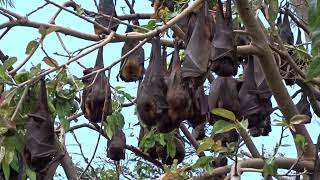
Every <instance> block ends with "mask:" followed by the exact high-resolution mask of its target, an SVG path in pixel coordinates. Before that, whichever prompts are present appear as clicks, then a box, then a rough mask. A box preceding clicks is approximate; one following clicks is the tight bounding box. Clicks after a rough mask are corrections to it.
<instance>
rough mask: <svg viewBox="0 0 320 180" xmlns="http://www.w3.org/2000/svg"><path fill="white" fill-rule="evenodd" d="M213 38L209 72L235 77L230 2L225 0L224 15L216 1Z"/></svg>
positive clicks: (236, 69)
mask: <svg viewBox="0 0 320 180" xmlns="http://www.w3.org/2000/svg"><path fill="white" fill-rule="evenodd" d="M214 28H215V36H214V39H213V41H212V51H211V60H212V65H211V67H212V68H211V70H212V71H213V72H215V73H216V74H217V75H219V76H224V77H227V76H235V75H236V74H237V72H238V63H237V58H236V51H237V49H236V46H235V41H234V36H233V29H232V12H231V0H227V9H226V15H224V13H223V5H222V3H221V1H220V0H218V6H217V12H216V23H215V26H214Z"/></svg>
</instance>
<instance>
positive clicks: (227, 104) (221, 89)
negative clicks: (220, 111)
mask: <svg viewBox="0 0 320 180" xmlns="http://www.w3.org/2000/svg"><path fill="white" fill-rule="evenodd" d="M238 85H239V82H238V81H237V80H236V79H234V78H233V77H221V76H218V77H217V78H216V79H215V80H214V81H212V83H211V85H210V91H209V97H208V104H209V110H210V111H211V110H213V109H215V108H224V109H227V110H229V111H231V112H233V113H234V114H235V115H236V117H237V116H238V115H239V111H240V100H239V97H238V89H239V86H238ZM213 119H214V120H213ZM213 119H211V118H210V120H209V123H210V124H214V122H215V121H216V120H219V119H221V117H214V118H213Z"/></svg>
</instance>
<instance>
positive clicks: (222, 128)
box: [212, 120, 236, 134]
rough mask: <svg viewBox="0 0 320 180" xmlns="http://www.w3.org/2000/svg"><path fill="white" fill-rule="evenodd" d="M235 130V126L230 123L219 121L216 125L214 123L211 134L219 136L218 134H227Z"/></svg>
mask: <svg viewBox="0 0 320 180" xmlns="http://www.w3.org/2000/svg"><path fill="white" fill-rule="evenodd" d="M235 128H236V125H235V124H233V123H230V122H228V121H224V120H219V121H217V122H216V123H214V125H213V127H212V132H213V133H214V134H219V133H224V132H228V131H230V130H232V129H235Z"/></svg>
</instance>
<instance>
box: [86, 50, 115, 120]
mask: <svg viewBox="0 0 320 180" xmlns="http://www.w3.org/2000/svg"><path fill="white" fill-rule="evenodd" d="M103 67H104V65H103V48H102V47H101V48H100V49H99V50H98V56H97V59H96V64H95V66H94V68H89V69H86V70H84V71H83V74H84V75H87V74H89V73H91V72H93V71H96V70H99V69H102V68H103ZM82 82H83V83H84V84H85V86H86V87H85V88H84V90H83V93H82V104H81V109H82V112H83V113H84V116H85V118H87V119H88V120H89V121H90V122H94V123H97V122H101V121H102V120H104V119H105V118H106V116H107V115H111V114H112V101H111V90H110V85H109V82H108V79H107V77H106V75H105V73H104V72H100V73H99V74H97V75H96V74H92V75H90V76H89V77H87V78H84V79H82ZM106 98H107V100H106V112H105V114H104V117H102V114H103V107H104V105H105V104H104V103H105V99H106ZM101 118H102V119H101Z"/></svg>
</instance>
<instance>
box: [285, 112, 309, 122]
mask: <svg viewBox="0 0 320 180" xmlns="http://www.w3.org/2000/svg"><path fill="white" fill-rule="evenodd" d="M309 120H310V117H309V116H307V115H305V114H297V115H295V116H293V117H292V118H291V119H290V124H305V123H306V122H308V121H309Z"/></svg>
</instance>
